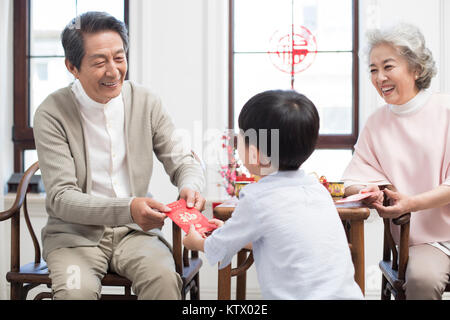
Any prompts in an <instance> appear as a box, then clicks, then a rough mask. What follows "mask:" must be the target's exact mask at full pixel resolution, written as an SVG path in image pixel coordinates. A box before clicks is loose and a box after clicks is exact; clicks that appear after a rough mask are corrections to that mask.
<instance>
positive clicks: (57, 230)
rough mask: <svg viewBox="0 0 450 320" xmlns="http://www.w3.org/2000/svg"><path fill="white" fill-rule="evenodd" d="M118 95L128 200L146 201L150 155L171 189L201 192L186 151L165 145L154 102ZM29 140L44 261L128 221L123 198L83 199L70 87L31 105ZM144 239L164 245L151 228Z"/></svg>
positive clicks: (82, 159)
mask: <svg viewBox="0 0 450 320" xmlns="http://www.w3.org/2000/svg"><path fill="white" fill-rule="evenodd" d="M122 96H123V100H124V105H125V135H126V143H127V146H126V147H127V157H128V161H127V163H128V170H129V175H130V184H131V193H132V196H136V197H145V196H146V195H147V190H148V186H149V183H150V178H151V175H152V166H153V152H154V153H155V155H156V157H157V158H158V160H159V161H161V162H162V164H163V165H164V169H165V171H166V172H167V174H168V175H169V176H170V180H171V181H172V183H173V184H174V185H176V186H179V187H180V186H185V185H189V186H190V187H191V188H193V189H194V190H196V191H201V190H202V189H203V187H204V183H205V182H204V176H203V172H202V169H201V167H200V166H199V164H198V163H196V162H195V160H194V159H193V157H192V156H191V155H190V153H183V152H180V150H183V149H182V148H181V147H180V142H179V141H177V140H174V139H173V132H174V130H175V127H174V125H173V123H172V121H171V120H170V118H169V116H168V115H167V113H166V112H165V111H164V109H163V108H162V107H161V102H160V100H159V99H158V98H157V97H156V96H155V95H153V94H152V93H151V92H149V90H147V89H145V88H144V87H142V86H138V85H136V84H134V83H133V82H130V81H127V82H125V83H124V85H123V89H122ZM34 137H35V142H36V149H37V153H38V159H39V166H40V169H41V174H42V180H43V183H44V186H45V190H46V193H47V197H46V210H47V213H48V215H49V218H48V221H47V225H46V226H45V227H44V228H43V229H42V243H43V257H44V259H46V257H47V255H48V253H49V252H51V251H52V250H55V249H58V248H65V247H76V246H93V245H96V244H98V243H99V241H100V239H101V237H102V235H103V232H104V231H105V226H119V225H125V224H129V223H133V220H132V218H131V214H130V206H129V203H130V199H131V198H102V197H96V196H92V195H90V193H91V185H92V181H91V172H90V164H89V161H88V159H89V156H88V154H87V152H88V151H87V148H86V144H85V136H84V134H83V126H82V121H81V115H80V112H79V105H78V102H77V100H76V98H75V96H74V94H73V92H72V90H71V87H70V86H69V87H66V88H63V89H60V90H58V91H56V92H54V93H52V94H51V95H49V96H48V97H47V98H46V99H45V100H44V101H43V102H42V104H41V105H40V106H39V108H38V109H37V111H36V113H35V117H34ZM174 200H175V199H174ZM149 233H153V234H157V235H158V236H159V237H160V238H161V240H162V241H164V242H165V240H164V239H163V236H162V233H161V231H160V230H159V229H153V230H151V231H150V232H149Z"/></svg>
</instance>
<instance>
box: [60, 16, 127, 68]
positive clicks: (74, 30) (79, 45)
mask: <svg viewBox="0 0 450 320" xmlns="http://www.w3.org/2000/svg"><path fill="white" fill-rule="evenodd" d="M100 31H115V32H117V33H118V34H119V35H120V37H121V38H122V41H123V48H124V50H125V52H127V51H128V29H127V26H126V25H125V23H123V22H122V21H120V20H117V19H116V18H114V17H113V16H112V15H110V14H109V13H106V12H97V11H90V12H86V13H83V14H81V15H79V16H77V17H75V18H73V19H72V21H71V22H70V23H69V24H68V25H67V26H66V27H65V28H64V30H63V32H62V33H61V42H62V45H63V48H64V54H65V57H66V59H68V60H69V62H70V63H72V64H73V65H74V66H75V67H76V68H77V69H78V70H80V67H81V61H82V60H83V57H84V55H85V53H86V52H85V50H84V41H83V34H84V33H96V32H100Z"/></svg>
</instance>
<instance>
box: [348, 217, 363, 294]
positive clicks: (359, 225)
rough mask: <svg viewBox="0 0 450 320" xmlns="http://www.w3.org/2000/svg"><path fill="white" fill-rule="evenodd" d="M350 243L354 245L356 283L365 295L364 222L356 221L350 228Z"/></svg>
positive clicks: (353, 256) (353, 257)
mask: <svg viewBox="0 0 450 320" xmlns="http://www.w3.org/2000/svg"><path fill="white" fill-rule="evenodd" d="M350 243H351V244H352V260H353V265H354V266H355V281H356V282H357V283H358V285H359V287H360V288H361V291H362V293H363V294H365V290H364V221H363V220H361V221H357V220H354V221H352V222H351V226H350Z"/></svg>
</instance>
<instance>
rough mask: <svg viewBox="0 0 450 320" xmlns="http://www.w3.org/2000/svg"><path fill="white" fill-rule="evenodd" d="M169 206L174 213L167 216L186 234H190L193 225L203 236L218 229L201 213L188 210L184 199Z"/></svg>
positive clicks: (195, 210) (167, 213) (192, 209)
mask: <svg viewBox="0 0 450 320" xmlns="http://www.w3.org/2000/svg"><path fill="white" fill-rule="evenodd" d="M167 206H168V207H169V208H171V209H172V211H170V212H166V213H165V214H166V215H167V216H168V217H169V218H170V219H172V221H173V222H175V223H176V224H177V225H178V226H179V227H180V228H181V229H183V231H184V232H186V233H188V232H189V227H190V226H191V224H193V225H194V227H195V229H196V230H197V231H198V232H199V233H200V234H201V235H206V234H208V233H209V232H211V231H213V230H214V229H216V228H217V226H216V225H215V224H212V223H209V222H208V218H206V217H205V216H204V215H203V214H202V213H201V212H200V211H198V210H197V209H195V208H188V207H187V206H186V201H185V200H184V199H180V200H178V201H175V202H172V203H171V204H168V205H167Z"/></svg>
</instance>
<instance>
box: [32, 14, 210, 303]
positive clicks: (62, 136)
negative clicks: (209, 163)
mask: <svg viewBox="0 0 450 320" xmlns="http://www.w3.org/2000/svg"><path fill="white" fill-rule="evenodd" d="M61 37H62V44H63V47H64V51H65V57H66V60H65V63H66V67H67V69H68V70H69V71H70V72H71V73H72V74H73V75H74V77H75V81H74V82H73V83H72V84H71V85H69V86H68V87H66V88H62V89H60V90H58V91H56V92H54V93H52V94H51V95H50V96H48V97H47V98H46V99H45V101H44V102H42V104H41V105H40V106H39V108H38V109H37V111H36V114H35V118H34V135H35V141H36V149H37V152H38V158H39V164H40V168H41V173H42V179H43V182H44V185H45V189H46V192H47V201H46V208H47V212H48V215H49V218H48V222H47V225H46V226H45V227H44V228H43V230H42V242H43V256H44V259H45V260H46V261H47V264H48V268H49V271H50V278H51V279H52V291H53V297H54V299H98V298H99V297H100V292H101V279H102V277H103V276H104V275H105V274H106V272H107V271H108V270H112V271H114V272H116V273H117V274H119V275H122V276H125V277H127V278H128V279H130V280H131V281H132V283H133V291H134V292H135V293H136V294H137V295H138V298H139V299H179V298H180V291H181V279H180V277H179V275H178V274H177V273H176V272H175V265H174V261H173V258H172V254H171V251H170V246H169V244H168V243H167V242H166V241H165V240H164V238H163V236H162V233H161V230H160V229H161V227H162V226H163V224H164V219H165V218H166V215H165V214H164V212H167V211H170V209H169V208H167V207H166V206H165V205H164V204H162V203H160V202H158V201H156V200H155V199H152V198H149V197H147V192H148V191H147V190H148V185H149V182H150V178H151V175H152V159H153V158H152V157H153V152H154V153H155V154H156V156H157V158H158V159H159V161H161V162H162V163H163V165H164V168H165V170H166V172H167V174H168V175H169V176H170V179H171V181H172V183H173V184H174V185H176V186H177V187H178V190H179V193H180V197H181V198H183V199H185V200H186V202H187V203H188V207H192V206H195V207H196V208H198V209H202V208H203V207H204V203H205V199H204V198H203V197H202V196H201V195H200V193H199V192H200V190H201V189H202V188H203V185H204V177H203V173H202V170H201V167H200V166H199V165H198V164H197V163H195V161H193V159H192V156H191V155H190V153H183V152H180V150H182V149H183V148H182V147H181V146H180V142H179V141H177V140H176V139H174V134H173V133H174V130H175V128H174V125H173V124H172V122H171V120H170V118H169V116H168V115H167V113H166V112H165V111H164V109H163V108H162V106H161V102H160V100H159V99H158V98H157V97H156V96H155V95H153V94H152V93H151V92H149V90H147V89H145V88H143V87H141V86H138V85H136V84H135V83H133V82H131V81H124V78H125V75H126V72H127V59H126V52H127V48H128V36H127V29H126V26H125V25H124V24H123V23H122V22H120V21H118V20H117V19H115V18H114V17H112V16H111V15H109V14H106V13H101V12H88V13H85V14H82V15H80V16H78V17H77V18H75V19H73V20H72V22H71V23H70V24H69V25H68V26H67V27H66V28H65V29H64V31H63V32H62V35H61ZM175 150H177V152H174V151H175ZM74 275H77V276H79V278H78V280H77V281H74V280H73V279H74V278H73V277H74Z"/></svg>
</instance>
